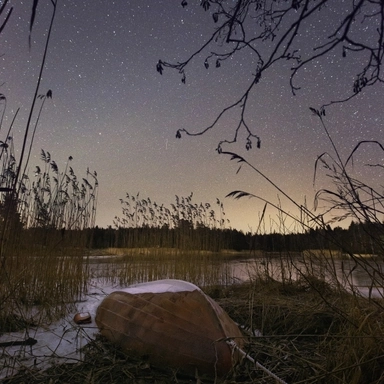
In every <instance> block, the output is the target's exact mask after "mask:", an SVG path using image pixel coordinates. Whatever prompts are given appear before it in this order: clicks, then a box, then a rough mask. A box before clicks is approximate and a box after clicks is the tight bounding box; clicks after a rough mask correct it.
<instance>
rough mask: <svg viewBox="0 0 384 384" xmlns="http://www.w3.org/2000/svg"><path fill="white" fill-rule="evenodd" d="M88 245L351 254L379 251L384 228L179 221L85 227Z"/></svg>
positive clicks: (366, 225) (381, 250) (371, 225)
mask: <svg viewBox="0 0 384 384" xmlns="http://www.w3.org/2000/svg"><path fill="white" fill-rule="evenodd" d="M86 231H87V232H88V244H89V247H90V248H109V247H113V248H141V247H159V248H178V249H182V250H206V251H214V252H218V251H220V250H223V249H232V250H236V251H253V250H262V251H267V252H281V251H292V252H301V251H303V250H305V249H319V248H322V249H331V250H340V251H342V252H353V253H377V254H383V249H382V246H383V241H384V231H383V227H382V225H377V224H375V225H373V224H355V223H351V225H350V226H349V228H348V229H342V228H340V227H337V228H335V229H331V228H330V227H328V229H326V230H324V229H311V230H309V231H307V232H305V233H293V234H281V233H268V234H252V233H249V232H248V233H244V232H242V231H238V230H236V229H220V228H209V227H205V226H197V227H194V226H193V225H192V224H191V223H190V222H188V221H187V220H181V221H180V223H179V225H178V226H177V227H173V228H169V227H168V226H166V225H164V226H162V227H161V228H157V227H155V228H153V227H146V226H143V227H139V228H117V229H114V228H112V227H109V228H99V227H97V226H96V227H95V228H93V229H88V230H86Z"/></svg>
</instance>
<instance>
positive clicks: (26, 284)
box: [0, 0, 98, 331]
mask: <svg viewBox="0 0 384 384" xmlns="http://www.w3.org/2000/svg"><path fill="white" fill-rule="evenodd" d="M6 5H7V1H5V2H4V4H3V6H2V7H1V9H0V14H1V13H2V12H3V11H4V9H5V7H6ZM38 5H39V6H42V5H41V2H40V4H39V2H38V1H34V2H33V4H31V20H30V31H29V32H30V35H29V43H30V47H31V34H32V28H33V25H34V22H35V19H36V16H37V15H38ZM45 6H47V7H51V10H52V13H51V17H50V20H49V22H48V31H47V33H45V35H44V40H43V42H44V50H43V54H42V58H41V62H40V66H39V68H38V74H37V76H36V84H35V88H34V92H33V94H32V95H31V106H30V108H29V110H28V118H27V122H26V125H25V127H24V132H23V140H22V143H21V145H20V157H19V158H18V159H17V156H16V154H15V153H16V151H15V148H14V142H13V138H12V136H13V135H12V132H13V129H14V125H15V123H16V121H17V117H18V110H17V111H16V113H15V114H14V116H13V118H12V121H11V124H10V125H9V127H8V128H7V129H6V130H4V129H3V128H4V127H3V122H4V121H3V117H4V115H5V113H6V107H7V99H6V96H5V95H3V94H0V102H1V106H2V107H3V110H2V116H1V120H0V128H1V132H2V136H3V137H2V139H3V140H0V267H1V268H0V331H1V329H2V324H6V323H7V319H8V318H9V317H12V316H13V315H15V314H16V315H17V316H19V317H21V318H23V319H26V318H27V317H28V313H30V310H31V308H32V307H33V306H35V305H36V304H39V307H38V309H39V310H40V309H41V310H42V312H41V313H42V317H44V316H43V314H46V315H50V314H52V313H53V312H55V311H57V312H61V311H62V310H64V308H65V304H66V302H68V301H72V300H73V298H74V296H78V295H80V294H81V292H82V290H83V289H84V286H85V281H86V277H87V276H86V269H84V265H83V260H82V257H83V255H84V248H85V246H86V241H87V238H86V237H85V234H84V233H83V232H81V230H82V229H85V228H88V227H92V226H93V225H94V221H95V214H96V200H97V187H98V182H97V175H96V173H90V172H89V171H88V170H87V174H86V177H85V178H83V179H82V180H81V179H78V178H77V176H76V175H75V173H74V171H73V169H72V168H71V167H70V166H69V163H70V161H71V160H72V158H71V157H69V158H68V162H67V164H66V167H65V170H64V171H63V172H60V170H59V167H58V165H57V164H56V162H55V161H54V160H53V159H52V158H51V155H50V153H49V152H46V151H43V150H42V152H41V160H42V161H43V165H42V166H41V167H40V166H39V165H37V166H36V171H35V174H34V175H33V176H32V175H30V174H28V172H27V169H28V168H29V162H30V154H31V150H32V147H33V143H34V139H35V135H36V134H37V129H38V125H39V121H40V117H41V114H42V112H43V108H44V106H45V102H46V100H48V99H51V98H52V91H51V90H48V91H47V92H45V93H42V92H41V90H40V83H41V79H42V76H43V71H44V68H45V63H46V60H47V54H48V46H49V43H50V39H51V36H52V30H53V24H54V20H55V15H56V10H57V0H52V1H51V2H49V3H48V4H46V5H45ZM11 11H12V8H11V9H10V11H9V12H8V15H7V18H6V20H5V21H4V22H3V25H2V26H1V29H0V32H1V30H2V28H3V27H4V25H5V23H6V21H8V18H9V16H10V14H11ZM31 78H32V77H31ZM4 131H6V132H4ZM34 309H36V308H34Z"/></svg>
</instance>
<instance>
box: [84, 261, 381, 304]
mask: <svg viewBox="0 0 384 384" xmlns="http://www.w3.org/2000/svg"><path fill="white" fill-rule="evenodd" d="M315 256H316V257H314V258H305V257H303V256H301V255H300V254H295V255H293V256H292V255H286V256H279V257H276V255H274V257H253V258H252V257H250V256H249V255H247V254H244V257H241V255H240V257H239V255H237V256H236V257H235V258H228V257H223V258H222V259H221V260H220V259H218V257H217V256H215V257H211V258H207V259H199V258H196V257H195V256H194V255H190V256H189V258H188V257H185V256H184V257H183V258H182V260H181V261H180V263H179V262H178V261H177V260H176V261H175V258H170V259H167V258H166V257H165V258H163V259H161V260H159V261H156V262H155V263H154V262H153V260H151V259H147V260H146V261H145V260H144V261H143V260H142V261H138V260H137V259H135V260H131V261H128V262H127V261H125V262H119V261H113V262H109V260H112V258H111V257H110V258H109V259H108V258H106V257H103V258H98V257H95V258H94V259H92V263H91V264H90V265H91V270H92V273H93V276H94V277H95V278H98V279H102V280H103V279H104V280H105V281H108V282H109V283H112V284H116V285H121V286H124V285H129V284H132V283H141V282H145V281H152V280H161V279H167V278H175V279H180V280H186V281H190V282H192V283H194V284H196V285H198V286H201V287H204V286H206V285H212V284H223V285H231V284H237V283H241V282H245V281H249V280H251V279H257V278H259V277H263V276H268V277H271V278H273V279H275V280H278V281H295V280H297V279H300V278H302V277H303V276H305V275H310V276H314V277H317V278H319V279H323V280H325V281H327V282H329V283H330V284H332V285H334V286H336V285H339V286H340V285H341V286H343V287H344V288H346V289H347V290H349V291H354V292H356V293H359V294H361V295H363V296H366V297H368V296H369V297H383V295H384V291H383V287H384V279H383V277H384V261H383V260H380V259H378V258H375V257H356V258H355V259H354V260H353V259H350V258H349V259H348V258H345V259H330V258H319V257H318V255H315Z"/></svg>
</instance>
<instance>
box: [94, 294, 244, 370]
mask: <svg viewBox="0 0 384 384" xmlns="http://www.w3.org/2000/svg"><path fill="white" fill-rule="evenodd" d="M96 323H97V325H98V327H99V329H100V331H101V334H102V335H104V336H105V337H106V338H107V339H109V340H110V341H112V342H113V343H116V344H117V345H119V346H121V347H122V348H123V349H124V350H125V351H126V352H127V353H130V354H133V355H135V356H137V357H145V358H148V361H149V362H150V363H152V364H154V365H158V366H164V365H167V366H170V367H173V368H175V369H177V370H180V371H181V372H183V373H187V374H191V375H194V374H195V373H196V370H197V372H198V373H199V374H206V375H210V376H219V377H222V376H224V375H226V374H227V373H228V372H229V371H230V370H231V369H232V367H233V365H234V363H235V362H236V360H237V355H236V351H233V350H232V348H231V347H230V346H229V345H228V343H227V342H226V340H227V339H228V338H231V339H233V340H235V342H236V343H237V344H238V346H239V347H240V348H241V347H242V340H243V339H242V334H241V332H240V330H239V328H238V327H237V325H236V324H235V323H234V322H233V321H232V320H231V319H230V317H229V316H228V315H227V313H226V312H225V311H224V310H223V309H222V308H221V307H220V306H219V305H218V304H217V303H216V302H215V301H214V300H212V299H211V298H210V297H209V296H207V295H205V294H204V293H203V292H202V291H201V290H199V289H198V288H197V287H196V289H195V290H189V291H181V292H161V293H158V292H144V293H129V292H124V291H116V292H113V293H112V294H110V295H109V296H107V297H106V298H105V299H104V300H103V301H102V303H101V304H100V305H99V307H98V309H97V314H96Z"/></svg>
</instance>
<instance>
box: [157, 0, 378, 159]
mask: <svg viewBox="0 0 384 384" xmlns="http://www.w3.org/2000/svg"><path fill="white" fill-rule="evenodd" d="M200 5H201V7H203V9H204V10H205V11H206V12H210V13H211V16H212V22H213V23H214V24H215V25H216V28H215V30H214V32H213V33H212V34H211V35H210V36H207V38H206V39H205V42H204V43H203V44H202V45H201V46H200V48H199V49H197V50H196V51H194V52H192V53H191V54H190V55H189V57H188V58H187V59H186V60H184V61H180V62H176V63H175V62H168V61H163V60H159V62H158V63H157V66H156V69H157V71H158V72H159V73H160V74H163V72H164V69H165V68H171V69H175V70H177V71H178V72H179V73H180V75H181V81H182V82H183V83H185V82H186V81H187V67H188V66H189V65H190V64H191V63H192V62H193V60H194V59H198V58H201V57H203V59H202V60H204V61H203V64H204V66H205V67H206V68H209V67H210V66H212V65H214V66H215V67H216V68H219V67H220V66H222V65H223V63H224V62H226V61H228V60H229V59H231V58H234V57H235V56H237V55H239V54H242V55H244V54H247V55H248V57H249V60H250V62H252V63H253V64H254V66H253V72H252V73H251V74H250V82H249V84H248V86H247V87H246V89H245V90H244V92H243V94H242V95H241V96H240V98H238V99H235V100H234V101H233V103H232V104H230V105H228V106H227V107H225V108H224V109H223V110H221V112H219V113H218V115H217V117H216V119H214V121H213V122H212V124H210V125H209V126H207V127H206V128H204V129H202V130H200V131H197V132H191V131H189V130H186V129H179V130H178V131H177V133H176V137H177V138H181V135H182V133H185V134H187V135H190V136H197V135H202V134H204V133H205V132H207V131H208V130H210V129H212V128H213V127H215V125H216V124H217V123H218V122H219V120H220V119H221V118H222V117H223V115H224V114H226V113H227V112H228V111H229V110H232V109H234V108H240V119H239V122H238V124H237V127H236V128H235V132H234V135H233V137H232V139H230V140H222V141H220V142H219V144H218V146H217V150H218V152H219V153H220V152H221V151H222V144H223V143H233V142H236V140H237V136H238V133H239V131H240V130H241V129H245V131H246V133H247V137H246V143H245V146H246V149H247V150H249V149H251V148H252V146H253V141H256V146H257V147H260V143H261V141H260V138H259V137H258V136H257V135H256V134H255V133H254V132H253V131H252V130H251V129H250V128H249V124H248V123H247V119H246V117H245V111H246V109H247V106H248V101H249V96H250V94H251V92H252V91H254V88H255V86H256V85H257V84H258V83H259V81H260V80H261V79H262V77H263V76H264V74H265V72H266V71H267V70H268V69H270V68H271V67H272V66H274V65H275V64H276V63H277V62H280V61H288V62H290V63H291V74H290V79H289V82H290V87H291V90H292V92H293V94H296V93H297V91H298V90H299V89H300V87H299V86H298V85H297V83H296V81H295V80H296V78H297V75H298V73H300V71H301V70H304V68H305V67H306V66H308V65H309V64H310V63H312V62H316V61H317V60H319V59H320V58H326V57H328V56H330V55H339V57H342V58H344V59H345V60H346V61H349V62H355V61H358V63H359V65H360V68H359V70H358V72H357V73H355V74H354V76H353V77H352V79H351V86H350V88H349V89H346V90H345V92H344V96H343V97H341V98H335V100H332V101H329V102H328V103H327V104H324V105H322V106H321V108H320V111H321V112H322V113H325V107H326V106H328V105H330V104H334V103H339V102H345V101H348V100H350V99H352V98H353V97H355V96H356V95H357V94H359V93H360V92H361V91H362V90H363V89H365V88H366V87H369V86H372V85H374V84H376V83H381V82H383V74H382V71H381V69H382V60H383V52H384V45H383V41H384V40H383V37H384V32H383V30H384V2H383V1H382V0H346V1H344V2H334V1H330V0H291V1H288V0H286V1H277V0H236V1H233V0H200ZM181 6H182V7H187V6H188V1H186V0H183V1H181Z"/></svg>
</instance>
